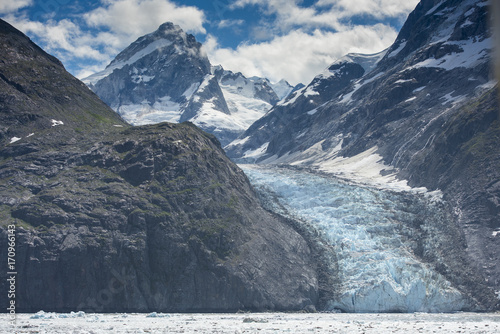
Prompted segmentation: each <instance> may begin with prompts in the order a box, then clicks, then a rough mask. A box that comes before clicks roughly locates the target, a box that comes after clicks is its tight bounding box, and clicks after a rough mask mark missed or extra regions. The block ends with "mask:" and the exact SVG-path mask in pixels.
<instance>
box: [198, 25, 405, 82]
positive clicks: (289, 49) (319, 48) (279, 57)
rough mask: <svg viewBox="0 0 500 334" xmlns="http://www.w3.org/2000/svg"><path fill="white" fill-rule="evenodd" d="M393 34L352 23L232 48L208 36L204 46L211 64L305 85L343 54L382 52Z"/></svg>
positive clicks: (378, 27) (383, 27) (384, 28)
mask: <svg viewBox="0 0 500 334" xmlns="http://www.w3.org/2000/svg"><path fill="white" fill-rule="evenodd" d="M396 36H397V32H396V31H395V30H394V28H392V27H390V26H387V25H383V24H376V25H374V26H354V27H352V29H349V30H344V31H340V32H324V31H321V30H319V29H316V30H314V31H313V32H312V33H308V32H304V31H302V30H295V31H292V32H290V33H289V34H287V35H284V36H279V37H275V38H274V39H272V40H271V41H268V42H262V43H254V44H242V45H240V46H238V48H237V49H236V50H232V49H227V48H220V47H219V45H218V44H217V42H216V40H215V38H214V37H213V36H210V38H208V39H207V42H206V43H205V49H206V51H207V54H208V56H209V58H210V61H211V62H212V64H222V66H223V67H224V68H227V69H231V70H237V71H241V72H242V73H244V74H245V75H248V76H253V75H256V76H263V77H267V78H269V79H270V80H272V81H278V80H280V79H282V78H285V79H287V80H288V81H289V82H290V83H292V84H297V83H299V82H302V83H305V84H307V83H309V82H310V81H311V80H312V78H313V77H314V76H315V75H316V74H318V73H320V72H321V71H322V70H323V69H324V68H326V67H327V66H328V65H329V64H331V63H332V62H334V61H335V60H336V59H338V58H340V57H342V56H344V55H345V54H347V53H350V52H359V53H375V52H379V51H382V50H383V49H385V48H387V47H389V46H390V45H391V44H392V43H393V42H394V40H395V38H396Z"/></svg>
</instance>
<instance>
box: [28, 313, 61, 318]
mask: <svg viewBox="0 0 500 334" xmlns="http://www.w3.org/2000/svg"><path fill="white" fill-rule="evenodd" d="M55 317H56V314H55V313H47V312H45V311H38V312H37V313H35V314H33V315H32V316H31V317H30V319H54V318H55Z"/></svg>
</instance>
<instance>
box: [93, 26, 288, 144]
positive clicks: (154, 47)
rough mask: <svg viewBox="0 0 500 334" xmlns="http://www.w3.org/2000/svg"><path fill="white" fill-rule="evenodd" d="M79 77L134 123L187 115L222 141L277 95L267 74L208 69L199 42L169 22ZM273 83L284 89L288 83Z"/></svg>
mask: <svg viewBox="0 0 500 334" xmlns="http://www.w3.org/2000/svg"><path fill="white" fill-rule="evenodd" d="M83 81H84V82H85V83H87V84H88V85H89V87H91V88H92V90H94V91H95V92H96V93H97V95H99V96H100V97H101V98H102V99H103V101H105V102H106V103H107V104H108V105H109V106H111V108H113V110H115V111H116V112H118V113H119V114H120V115H121V116H122V117H123V118H124V119H125V120H126V121H128V122H130V123H131V124H133V125H143V124H155V123H160V122H164V121H168V122H174V123H178V122H183V121H188V120H189V121H191V122H193V123H194V124H196V125H197V126H199V127H200V128H202V129H203V130H205V131H207V132H210V133H212V134H214V135H216V136H217V138H218V139H219V140H220V141H221V142H222V144H223V145H225V144H227V143H229V142H230V141H232V140H233V139H234V138H236V137H237V136H238V135H240V134H241V133H242V132H243V131H245V130H246V129H247V128H248V127H249V126H250V125H251V124H252V123H253V122H254V121H255V120H257V119H259V118H260V117H262V115H264V114H265V112H267V111H268V110H269V109H270V108H271V107H272V106H273V105H274V104H275V103H276V102H277V101H278V100H279V97H278V96H277V95H276V93H275V92H274V90H273V88H272V87H271V85H270V83H269V82H268V81H267V80H266V79H258V78H255V79H247V78H245V77H244V76H243V75H242V74H241V73H238V74H234V73H232V72H230V71H224V70H223V69H222V68H221V67H220V66H219V67H214V68H213V69H212V67H211V65H210V61H209V60H208V58H207V56H206V54H205V53H204V51H203V50H202V46H201V44H200V43H198V42H197V41H196V40H195V38H194V36H193V35H189V34H186V33H185V32H184V31H182V29H181V28H180V27H179V26H176V25H174V24H172V23H165V24H163V25H161V26H160V27H159V29H158V30H157V31H155V32H153V33H151V34H148V35H145V36H143V37H140V38H139V39H138V40H137V41H135V42H134V43H132V44H131V45H130V46H129V47H127V48H126V49H125V50H123V51H122V52H120V54H118V55H117V56H116V58H115V59H114V60H113V61H112V62H111V63H110V64H109V65H108V66H107V67H106V69H105V70H104V71H102V72H99V73H96V74H93V75H91V76H89V77H88V78H86V79H84V80H83ZM288 86H289V85H288ZM275 87H277V89H278V90H279V91H280V93H281V94H286V93H287V83H285V82H282V83H281V84H279V85H277V86H275ZM221 88H222V89H221ZM289 89H291V87H289Z"/></svg>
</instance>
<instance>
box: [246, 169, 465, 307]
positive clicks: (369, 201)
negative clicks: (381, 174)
mask: <svg viewBox="0 0 500 334" xmlns="http://www.w3.org/2000/svg"><path fill="white" fill-rule="evenodd" d="M241 167H242V168H243V170H244V171H245V173H246V174H247V175H248V177H249V179H250V181H251V183H252V184H253V185H254V186H255V187H256V188H257V189H258V191H260V192H267V193H273V195H274V196H272V197H273V198H277V201H278V202H279V205H276V206H275V209H276V211H277V212H279V213H280V214H285V215H288V216H291V217H292V218H297V217H298V218H300V220H303V221H307V222H309V223H310V224H311V225H312V226H313V227H314V228H315V229H317V230H318V231H319V233H320V234H321V236H322V238H323V239H324V240H326V242H328V243H329V244H330V245H331V246H332V247H333V248H334V251H335V253H336V256H337V261H338V267H339V275H340V279H341V287H340V291H339V293H338V295H337V297H336V298H334V299H332V300H330V301H329V302H328V308H329V309H341V310H343V311H347V312H393V311H398V312H451V311H458V310H461V309H463V308H464V306H466V305H467V302H466V299H465V298H464V297H463V296H462V295H461V293H460V292H459V291H458V290H457V289H455V288H454V287H453V286H452V285H451V284H450V283H449V282H448V281H447V280H446V279H445V278H444V277H443V276H442V275H440V274H439V273H437V272H436V271H434V270H433V269H432V268H430V267H429V266H428V265H426V264H425V263H423V262H421V261H420V260H419V259H418V258H417V257H415V256H414V255H413V254H412V252H411V250H410V248H409V246H408V245H407V244H406V243H405V241H404V240H405V237H404V236H403V235H402V232H401V227H402V225H404V224H405V223H409V222H411V221H412V220H413V219H415V214H416V213H411V212H408V211H407V210H406V204H403V202H402V200H401V197H400V195H398V194H396V193H393V192H389V191H383V190H377V189H372V188H364V187H359V186H356V185H351V184H347V183H345V182H341V181H339V180H336V179H335V178H332V177H323V176H320V175H317V174H311V173H307V172H301V171H295V170H291V169H280V168H277V167H274V168H273V167H262V166H260V167H259V166H255V165H241ZM280 208H281V209H280ZM282 208H285V210H283V209H282Z"/></svg>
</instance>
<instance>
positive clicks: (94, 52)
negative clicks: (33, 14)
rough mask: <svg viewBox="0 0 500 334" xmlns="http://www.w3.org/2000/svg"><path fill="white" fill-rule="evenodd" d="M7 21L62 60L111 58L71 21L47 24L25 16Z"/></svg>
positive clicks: (91, 37)
mask: <svg viewBox="0 0 500 334" xmlns="http://www.w3.org/2000/svg"><path fill="white" fill-rule="evenodd" d="M6 20H7V21H8V22H10V23H11V24H12V25H14V26H15V27H16V28H17V29H19V30H21V31H23V32H25V33H27V34H34V35H36V36H37V38H38V39H39V40H40V41H41V42H42V43H43V45H44V49H45V51H47V52H49V53H52V54H54V55H55V56H57V57H58V58H59V59H60V60H62V61H63V62H64V60H68V59H73V58H87V59H93V60H97V61H108V60H109V56H108V55H106V54H105V53H102V52H100V51H99V50H98V49H96V48H95V43H96V41H95V39H94V37H93V36H92V35H90V34H89V33H88V32H87V33H86V32H83V31H82V30H81V29H80V27H79V25H77V24H75V23H74V22H72V21H70V20H66V19H65V20H61V21H54V20H49V21H47V22H45V23H41V22H38V21H31V20H29V19H28V18H26V17H24V16H19V17H17V16H12V15H10V16H7V17H6Z"/></svg>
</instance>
